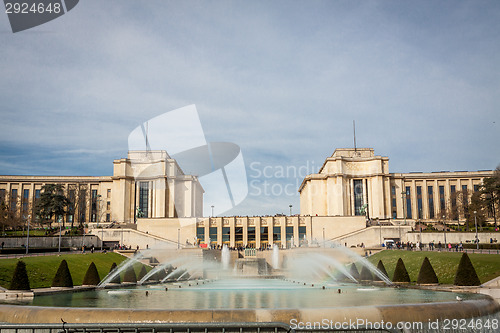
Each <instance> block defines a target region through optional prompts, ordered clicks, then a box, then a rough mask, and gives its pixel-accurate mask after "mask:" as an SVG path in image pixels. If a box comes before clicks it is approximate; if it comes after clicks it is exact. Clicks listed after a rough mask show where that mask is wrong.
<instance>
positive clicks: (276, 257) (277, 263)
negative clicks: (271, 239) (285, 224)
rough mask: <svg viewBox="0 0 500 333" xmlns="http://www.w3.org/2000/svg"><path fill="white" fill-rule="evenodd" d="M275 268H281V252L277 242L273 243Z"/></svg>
mask: <svg viewBox="0 0 500 333" xmlns="http://www.w3.org/2000/svg"><path fill="white" fill-rule="evenodd" d="M273 269H280V253H279V249H278V245H276V244H273Z"/></svg>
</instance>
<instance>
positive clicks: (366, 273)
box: [359, 266, 373, 281]
mask: <svg viewBox="0 0 500 333" xmlns="http://www.w3.org/2000/svg"><path fill="white" fill-rule="evenodd" d="M359 278H360V279H361V281H373V274H372V272H371V271H370V269H369V268H368V267H366V266H363V267H362V268H361V273H360V274H359Z"/></svg>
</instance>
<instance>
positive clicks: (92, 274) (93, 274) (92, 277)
mask: <svg viewBox="0 0 500 333" xmlns="http://www.w3.org/2000/svg"><path fill="white" fill-rule="evenodd" d="M99 282H101V278H100V277H99V272H98V271H97V267H95V264H94V262H91V263H90V265H89V268H88V269H87V272H86V273H85V276H84V278H83V282H82V285H87V286H97V285H98V284H99Z"/></svg>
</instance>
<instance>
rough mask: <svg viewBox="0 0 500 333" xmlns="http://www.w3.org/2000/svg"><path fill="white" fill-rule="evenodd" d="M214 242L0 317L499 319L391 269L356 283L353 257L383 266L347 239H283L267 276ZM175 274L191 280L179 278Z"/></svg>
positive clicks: (481, 304)
mask: <svg viewBox="0 0 500 333" xmlns="http://www.w3.org/2000/svg"><path fill="white" fill-rule="evenodd" d="M210 251H212V252H210ZM214 251H215V250H208V252H203V253H202V252H200V251H198V250H192V251H183V250H181V251H176V250H164V251H159V250H151V252H143V253H140V254H138V255H137V256H135V257H134V258H132V259H131V260H130V261H128V262H124V264H122V265H121V266H120V269H119V270H121V271H123V270H124V269H126V267H127V266H130V265H131V264H133V262H135V261H137V260H141V259H144V258H147V257H148V256H152V255H153V254H154V255H155V257H156V258H160V259H159V264H158V265H157V266H156V267H155V268H154V269H153V270H151V272H149V273H148V277H147V278H144V279H142V280H141V281H140V283H139V284H138V285H136V286H132V287H131V286H129V287H124V286H121V288H120V289H108V288H107V287H106V286H108V287H111V285H107V284H108V283H109V281H110V278H111V276H108V278H106V279H104V282H103V283H102V284H101V286H100V288H97V289H95V290H92V291H81V292H69V293H59V294H54V295H37V296H35V297H34V298H33V299H32V300H29V301H23V302H21V301H14V302H10V303H9V304H2V305H0V322H8V323H60V322H61V319H62V320H64V321H66V322H68V323H131V322H134V323H136V322H158V323H160V322H165V323H204V322H257V323H264V322H281V323H285V324H290V323H292V322H294V321H295V322H321V321H323V320H328V321H330V322H335V323H337V322H345V321H346V320H357V319H359V318H362V319H363V320H368V321H371V322H378V323H380V322H386V323H387V322H390V323H393V324H396V323H398V322H425V323H428V322H430V321H433V320H446V319H448V320H452V319H466V318H468V319H470V318H475V319H477V318H493V319H494V320H496V322H497V323H498V321H499V320H500V316H499V313H500V305H499V304H498V303H497V302H496V301H495V300H494V299H492V298H490V297H488V296H483V295H478V294H471V293H452V292H440V291H431V290H424V289H411V288H400V287H397V286H392V285H391V283H390V281H388V279H387V278H386V277H385V278H384V279H381V280H383V281H380V282H378V284H375V285H373V284H372V285H363V284H359V283H355V282H357V281H356V279H355V278H354V277H353V276H351V275H350V274H349V272H348V271H347V269H346V267H347V265H349V263H351V262H356V263H358V264H361V265H363V266H365V267H367V268H369V269H370V271H371V272H372V273H373V274H374V275H377V276H378V275H380V272H378V271H377V270H376V268H375V267H373V265H371V264H370V263H368V262H367V261H366V259H364V258H361V257H359V255H356V254H354V253H352V252H351V251H350V250H349V249H345V248H343V247H338V246H337V247H332V248H321V249H302V250H290V251H289V252H286V253H284V252H285V251H281V250H278V249H277V248H275V249H274V250H273V251H272V252H271V251H269V253H268V255H269V256H268V258H267V265H268V266H269V272H267V271H266V274H267V275H259V276H255V275H248V274H247V275H245V274H242V272H244V271H245V270H244V269H242V270H239V269H237V268H238V265H237V264H236V263H237V262H239V261H238V260H239V259H236V260H235V259H234V258H235V257H236V256H232V255H231V254H230V253H229V251H228V249H227V248H224V249H223V250H222V251H219V252H214ZM221 252H222V253H221ZM233 254H236V253H233ZM264 254H265V253H256V254H255V253H253V254H252V256H254V258H256V259H258V260H264V261H266V259H265V258H262V257H260V258H257V256H259V255H264ZM160 255H161V256H162V257H160ZM231 258H232V261H231ZM244 259H245V260H246V259H247V258H244ZM248 259H250V260H252V258H248ZM167 267H170V268H169V269H173V271H172V272H171V273H169V274H168V275H167V276H171V277H173V276H176V278H174V280H175V281H169V282H167V283H159V284H158V283H157V284H149V283H150V282H151V281H149V280H148V279H149V278H150V277H151V278H153V277H154V276H155V274H156V273H157V272H161V271H162V270H164V269H165V268H167ZM175 272H178V273H175ZM114 274H117V272H115V273H114ZM177 276H179V278H180V277H183V278H184V279H186V278H187V279H188V280H185V281H178V279H179V278H177ZM164 280H165V281H167V280H166V278H164ZM171 280H172V279H171ZM345 281H350V282H345ZM113 288H114V286H113ZM457 296H458V299H457ZM493 331H494V330H493ZM493 331H492V332H493Z"/></svg>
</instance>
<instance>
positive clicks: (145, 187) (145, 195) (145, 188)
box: [139, 182, 212, 238]
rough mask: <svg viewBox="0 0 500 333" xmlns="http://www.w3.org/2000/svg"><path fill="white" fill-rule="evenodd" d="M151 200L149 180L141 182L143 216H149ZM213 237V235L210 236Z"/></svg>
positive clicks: (140, 204) (140, 193)
mask: <svg viewBox="0 0 500 333" xmlns="http://www.w3.org/2000/svg"><path fill="white" fill-rule="evenodd" d="M148 201H149V182H140V183H139V209H140V210H141V215H142V217H146V218H147V217H149V215H148V211H149V210H148V207H149V204H148ZM210 238H212V237H210Z"/></svg>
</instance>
